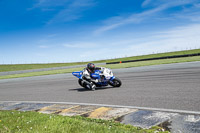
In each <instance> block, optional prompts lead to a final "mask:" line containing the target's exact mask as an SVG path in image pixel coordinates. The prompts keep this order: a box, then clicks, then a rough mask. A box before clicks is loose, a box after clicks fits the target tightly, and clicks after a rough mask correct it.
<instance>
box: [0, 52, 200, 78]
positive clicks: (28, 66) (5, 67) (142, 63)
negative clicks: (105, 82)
mask: <svg viewBox="0 0 200 133" xmlns="http://www.w3.org/2000/svg"><path fill="white" fill-rule="evenodd" d="M194 53H200V49H197V50H189V51H179V52H171V53H162V54H153V55H145V56H135V57H127V58H120V59H114V60H104V61H96V62H93V63H102V62H113V61H125V60H135V59H146V58H153V57H163V56H172V55H184V54H194ZM193 61H200V56H192V57H182V58H173V59H160V60H151V61H139V62H130V63H120V64H107V65H102V66H101V67H107V68H111V69H118V68H129V67H140V66H150V65H159V64H171V63H181V62H193ZM81 64H87V62H77V63H60V64H59V63H55V64H18V65H0V70H1V72H8V71H17V70H27V69H38V68H51V67H59V66H72V65H81ZM83 68H84V67H79V68H68V69H60V70H49V71H40V72H27V73H22V74H10V75H4V76H0V79H8V78H19V77H31V76H40V75H52V74H63V73H71V72H74V71H81V70H83Z"/></svg>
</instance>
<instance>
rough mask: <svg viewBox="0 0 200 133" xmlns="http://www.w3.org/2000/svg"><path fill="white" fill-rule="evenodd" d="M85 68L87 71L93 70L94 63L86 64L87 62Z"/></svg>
mask: <svg viewBox="0 0 200 133" xmlns="http://www.w3.org/2000/svg"><path fill="white" fill-rule="evenodd" d="M87 70H88V71H89V72H94V70H95V65H94V64H93V63H88V64H87Z"/></svg>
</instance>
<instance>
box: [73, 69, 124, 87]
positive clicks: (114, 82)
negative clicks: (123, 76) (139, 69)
mask: <svg viewBox="0 0 200 133" xmlns="http://www.w3.org/2000/svg"><path fill="white" fill-rule="evenodd" d="M72 74H73V75H74V76H76V77H77V78H79V79H78V83H79V85H80V86H82V87H84V88H86V89H87V87H85V86H83V85H82V84H81V81H82V80H83V79H82V76H83V71H79V72H72ZM91 77H92V78H93V79H94V80H96V81H97V82H93V83H94V84H95V85H96V87H104V86H108V85H111V86H113V87H120V86H121V85H122V82H121V80H120V79H119V78H117V77H115V76H114V75H113V72H112V71H111V70H110V69H108V68H104V70H103V72H102V71H100V70H95V72H94V73H92V74H91Z"/></svg>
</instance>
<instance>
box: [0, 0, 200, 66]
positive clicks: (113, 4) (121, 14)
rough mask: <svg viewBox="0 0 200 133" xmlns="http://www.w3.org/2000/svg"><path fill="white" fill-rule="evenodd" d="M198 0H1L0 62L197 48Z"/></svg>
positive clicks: (199, 45) (86, 58)
mask: <svg viewBox="0 0 200 133" xmlns="http://www.w3.org/2000/svg"><path fill="white" fill-rule="evenodd" d="M199 14H200V1H199V0H0V64H11V63H12V64H18V63H20V64H22V63H53V62H77V61H91V60H100V59H110V58H118V57H126V56H136V55H144V54H152V53H159V52H169V51H178V50H185V49H195V48H200V43H199V42H200V37H199V36H200V15H199Z"/></svg>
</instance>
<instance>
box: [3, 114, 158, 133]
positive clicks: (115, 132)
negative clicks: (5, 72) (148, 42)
mask: <svg viewBox="0 0 200 133" xmlns="http://www.w3.org/2000/svg"><path fill="white" fill-rule="evenodd" d="M158 129H159V128H158V127H154V128H152V129H149V130H144V129H141V128H137V127H133V126H131V125H124V124H120V123H119V122H114V121H105V120H100V119H89V118H85V117H80V116H76V117H67V116H59V115H47V114H39V113H38V112H19V111H0V133H28V132H35V133H133V132H136V133H153V132H154V131H156V130H158Z"/></svg>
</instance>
